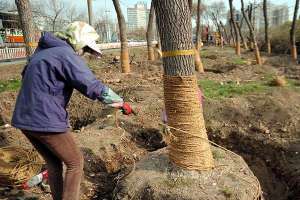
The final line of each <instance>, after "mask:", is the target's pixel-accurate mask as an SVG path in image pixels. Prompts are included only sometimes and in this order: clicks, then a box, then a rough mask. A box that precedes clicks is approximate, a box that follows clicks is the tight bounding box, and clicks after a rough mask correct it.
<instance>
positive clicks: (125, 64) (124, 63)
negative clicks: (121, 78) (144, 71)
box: [121, 48, 130, 73]
mask: <svg viewBox="0 0 300 200" xmlns="http://www.w3.org/2000/svg"><path fill="white" fill-rule="evenodd" d="M121 68H122V73H130V64H129V52H128V48H125V49H122V50H121Z"/></svg>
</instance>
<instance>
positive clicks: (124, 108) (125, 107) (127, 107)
mask: <svg viewBox="0 0 300 200" xmlns="http://www.w3.org/2000/svg"><path fill="white" fill-rule="evenodd" d="M121 110H122V113H123V114H124V115H130V114H134V112H133V110H132V108H131V106H130V105H129V103H123V106H122V107H121Z"/></svg>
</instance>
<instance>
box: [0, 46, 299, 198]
mask: <svg viewBox="0 0 300 200" xmlns="http://www.w3.org/2000/svg"><path fill="white" fill-rule="evenodd" d="M201 54H202V58H203V63H204V66H205V69H206V71H207V72H206V73H204V74H198V75H197V76H198V78H199V80H210V81H214V82H215V83H216V84H218V85H220V86H223V85H224V84H225V85H226V84H227V83H230V84H233V85H234V87H239V86H242V85H243V84H247V83H258V82H261V81H265V80H267V79H268V78H270V77H272V76H281V75H284V76H285V77H286V78H287V79H288V80H289V81H291V82H292V83H293V87H288V86H287V87H269V86H268V87H266V89H264V90H263V91H260V90H259V91H258V90H257V91H256V90H251V91H248V92H243V93H238V94H237V93H232V95H227V96H222V94H223V93H222V92H221V95H219V96H215V97H214V96H209V95H208V93H206V92H204V96H205V99H204V117H205V122H206V127H207V130H208V135H209V138H210V139H211V140H212V141H214V142H216V143H218V144H220V145H222V146H225V147H226V148H228V149H230V150H233V151H234V152H236V153H238V154H239V155H241V156H242V157H243V158H244V159H245V160H246V162H247V164H248V165H249V167H250V168H251V170H252V171H253V173H254V174H255V176H256V177H257V178H258V179H259V181H260V183H261V186H262V190H263V195H264V197H265V199H267V200H297V198H298V199H300V131H299V130H300V101H299V99H300V92H299V85H300V67H299V66H297V65H293V64H292V63H291V62H290V61H289V58H288V56H287V55H280V56H278V55H276V56H275V55H274V56H270V57H267V56H264V65H262V66H258V65H254V64H253V58H254V57H253V53H252V52H243V54H242V55H243V56H242V58H237V57H235V56H234V50H233V49H231V48H225V49H224V50H222V49H219V48H216V47H209V48H204V49H203V50H202V53H201ZM116 55H118V51H108V52H106V55H105V56H104V58H103V59H102V60H100V61H95V60H88V63H89V65H90V68H91V69H92V71H93V72H94V73H95V74H96V76H97V77H98V78H99V79H101V80H103V82H104V83H106V84H107V85H109V86H110V87H111V88H112V89H114V90H115V91H117V92H118V93H119V94H121V95H122V96H123V97H124V98H125V100H126V101H127V102H130V103H131V104H132V105H133V107H134V109H135V110H136V111H137V115H134V116H122V115H120V114H118V113H117V114H116V112H115V110H112V109H109V108H107V107H105V106H103V105H101V104H99V103H98V102H93V101H90V100H88V99H86V98H85V97H83V96H82V95H80V94H79V93H75V94H74V95H73V97H72V101H71V103H70V105H69V108H68V110H69V112H70V121H71V124H72V128H73V129H72V131H73V132H74V134H75V135H76V137H77V139H78V143H79V144H80V145H81V146H82V149H83V152H84V156H85V179H84V181H83V183H82V198H81V199H107V200H108V199H111V198H112V192H113V190H114V188H115V185H116V184H117V182H118V181H119V180H122V178H124V177H125V176H127V175H128V174H129V173H130V172H131V171H132V170H134V167H133V166H134V163H135V162H137V161H138V160H139V159H140V158H142V157H143V156H146V154H147V152H153V151H155V150H158V149H161V148H164V147H165V146H166V145H167V144H166V142H165V141H164V139H163V138H164V136H163V134H162V132H163V127H162V126H161V125H160V122H161V112H162V109H163V88H162V78H161V77H162V63H161V61H154V62H148V61H146V60H147V52H146V50H145V48H135V49H132V50H131V55H132V56H131V67H132V73H130V74H121V73H120V71H121V70H120V67H119V63H115V62H112V61H113V58H114V57H115V56H116ZM8 69H9V70H8ZM21 71H22V66H5V67H0V74H1V76H0V78H1V79H0V81H3V80H8V79H12V78H19V75H18V74H19V73H20V72H21ZM3 74H5V75H3ZM264 83H265V82H264ZM201 87H204V86H201ZM203 90H204V91H206V90H205V88H203ZM16 96H17V91H6V92H2V93H0V125H1V128H0V147H1V146H9V145H22V146H27V147H30V145H29V144H28V142H27V141H26V139H24V138H23V137H22V134H21V133H20V132H19V131H17V130H15V129H14V128H11V127H9V126H5V124H10V118H11V116H12V112H13V107H14V102H15V100H16ZM120 131H121V132H120ZM123 133H124V134H125V135H126V140H130V142H129V143H122V142H121V143H120V142H119V141H115V140H113V138H111V137H107V136H106V135H105V134H112V135H116V137H120V138H123V136H124V135H123ZM94 138H99V140H100V139H103V140H106V139H107V138H110V139H107V141H108V142H107V143H105V144H104V143H103V142H102V143H97V141H96V142H95V140H94ZM97 144H98V145H97ZM124 144H128V145H125V146H126V147H124ZM100 146H101V147H103V148H99V147H100ZM108 146H109V147H108ZM87 147H88V148H87ZM126 148H130V152H132V153H131V155H127V154H122V153H121V154H122V155H121V154H120V153H119V152H124V151H125V150H126ZM105 149H106V150H107V149H108V151H110V152H114V153H112V154H108V155H119V154H120V156H119V157H118V158H120V159H116V163H114V160H112V163H110V164H112V165H109V166H113V167H112V168H108V167H107V166H108V165H106V164H105V163H103V160H109V159H111V158H114V157H109V156H108V157H106V158H103V150H105ZM133 154H134V155H135V154H136V155H137V156H136V155H135V156H133V157H132V155H133ZM101 156H102V157H101ZM121 158H122V159H121ZM114 159H115V158H114ZM128 160H129V161H130V162H127V161H128ZM113 164H115V165H113ZM108 169H113V170H108ZM20 196H23V197H26V198H28V197H32V196H37V197H39V198H40V199H45V200H48V199H51V198H50V195H49V193H47V189H44V190H41V189H40V187H36V188H34V189H32V190H30V191H26V192H25V193H23V192H20V191H16V190H14V189H11V188H5V187H3V188H0V199H3V200H4V199H5V200H7V199H17V197H20Z"/></svg>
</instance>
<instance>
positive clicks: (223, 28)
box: [219, 21, 230, 43]
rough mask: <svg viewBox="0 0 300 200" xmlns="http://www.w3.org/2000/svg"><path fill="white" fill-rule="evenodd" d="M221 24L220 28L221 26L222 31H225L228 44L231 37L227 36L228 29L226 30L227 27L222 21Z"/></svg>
mask: <svg viewBox="0 0 300 200" xmlns="http://www.w3.org/2000/svg"><path fill="white" fill-rule="evenodd" d="M219 23H220V26H221V28H222V30H223V33H224V36H225V38H224V39H225V40H226V42H227V43H229V42H230V41H229V37H228V34H227V29H226V27H225V26H224V24H223V22H222V21H220V22H219Z"/></svg>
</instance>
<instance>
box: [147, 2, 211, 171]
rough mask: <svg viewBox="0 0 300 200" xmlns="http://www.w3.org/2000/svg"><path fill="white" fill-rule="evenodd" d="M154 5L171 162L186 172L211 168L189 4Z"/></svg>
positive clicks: (165, 3)
mask: <svg viewBox="0 0 300 200" xmlns="http://www.w3.org/2000/svg"><path fill="white" fill-rule="evenodd" d="M153 4H154V7H155V11H156V20H157V24H158V30H159V33H160V38H161V44H162V51H163V57H164V59H163V67H164V97H165V107H166V112H167V117H168V125H169V126H170V127H171V133H172V138H173V139H171V141H170V145H169V157H170V160H171V161H172V162H173V163H175V164H176V165H178V166H181V167H183V168H185V169H190V170H207V169H211V168H212V167H213V157H212V152H211V149H210V145H209V143H207V142H206V141H204V140H205V139H207V134H206V129H205V125H204V119H203V112H202V106H200V104H199V99H198V97H197V90H198V86H197V79H196V76H195V65H194V56H193V48H194V47H193V43H192V23H191V14H190V10H189V4H188V1H187V0H172V1H166V0H153ZM179 130H180V131H179ZM201 138H202V139H201ZM203 138H204V140H203Z"/></svg>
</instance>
